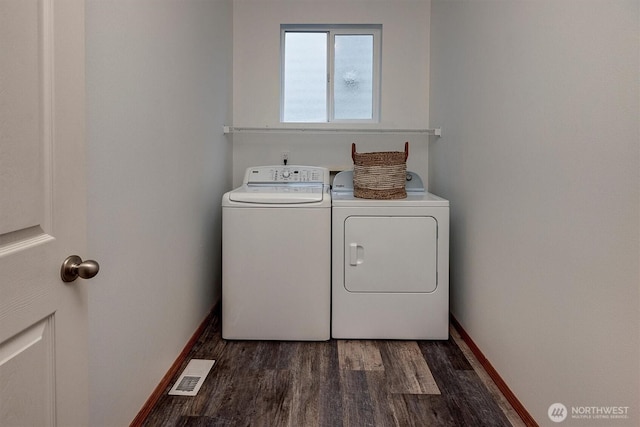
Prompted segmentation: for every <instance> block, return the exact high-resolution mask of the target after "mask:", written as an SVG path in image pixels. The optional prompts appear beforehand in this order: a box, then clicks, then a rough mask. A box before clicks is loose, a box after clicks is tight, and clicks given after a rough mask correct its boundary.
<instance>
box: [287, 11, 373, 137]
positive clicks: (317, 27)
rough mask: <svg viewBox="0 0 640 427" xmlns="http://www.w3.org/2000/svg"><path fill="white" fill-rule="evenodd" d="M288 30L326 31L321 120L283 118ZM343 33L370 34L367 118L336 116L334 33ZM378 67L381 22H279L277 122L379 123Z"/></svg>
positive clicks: (339, 34) (336, 34)
mask: <svg viewBox="0 0 640 427" xmlns="http://www.w3.org/2000/svg"><path fill="white" fill-rule="evenodd" d="M287 32H299V33H302V32H308V33H325V34H327V58H326V60H327V79H326V91H327V97H326V99H327V105H326V118H327V120H326V121H321V122H290V121H285V120H284V95H285V84H284V82H285V35H286V33H287ZM342 35H347V36H349V35H367V36H369V35H370V36H373V64H372V67H373V75H372V106H371V108H372V110H371V118H370V119H336V118H335V99H334V82H335V75H334V73H335V69H334V68H335V67H334V66H335V37H336V36H342ZM381 68H382V24H353V25H350V24H336V25H324V24H282V25H281V26H280V123H283V124H329V125H330V124H334V123H335V124H349V123H354V124H355V123H363V124H367V123H368V124H376V123H380V94H381V86H382V80H381Z"/></svg>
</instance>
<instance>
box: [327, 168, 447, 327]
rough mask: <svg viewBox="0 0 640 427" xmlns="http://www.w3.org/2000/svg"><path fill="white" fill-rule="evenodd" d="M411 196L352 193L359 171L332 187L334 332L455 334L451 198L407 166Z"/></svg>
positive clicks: (344, 174) (344, 175)
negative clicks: (427, 187) (436, 191)
mask: <svg viewBox="0 0 640 427" xmlns="http://www.w3.org/2000/svg"><path fill="white" fill-rule="evenodd" d="M405 187H406V190H407V197H406V198H404V199H397V200H373V199H361V198H356V197H354V195H353V171H344V172H340V173H339V174H337V175H336V177H335V179H334V181H333V190H332V205H333V208H332V237H333V243H332V246H333V251H332V267H333V273H332V276H333V280H332V315H331V336H332V337H333V338H353V339H367V338H368V339H447V338H448V337H449V202H448V201H447V200H445V199H442V198H441V197H438V196H436V195H434V194H431V193H429V192H427V191H425V189H424V186H423V183H422V179H421V178H420V176H419V175H418V174H416V173H413V172H407V181H406V185H405Z"/></svg>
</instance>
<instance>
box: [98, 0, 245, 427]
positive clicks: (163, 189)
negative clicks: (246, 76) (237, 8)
mask: <svg viewBox="0 0 640 427" xmlns="http://www.w3.org/2000/svg"><path fill="white" fill-rule="evenodd" d="M86 15H87V20H86V23H87V28H86V31H87V45H86V50H87V52H86V54H87V97H88V98H87V108H88V118H87V130H88V135H87V136H88V170H89V173H88V175H89V176H88V179H89V183H88V184H89V192H90V194H89V205H88V211H89V218H88V225H89V253H88V255H89V256H90V257H92V258H95V259H97V260H98V261H99V262H100V265H101V271H100V274H99V275H98V276H97V277H96V278H95V279H93V280H92V282H91V289H90V295H89V304H90V305H89V316H90V319H89V320H90V324H89V328H90V337H89V340H90V342H89V343H90V360H89V366H90V369H91V374H90V375H91V376H90V380H91V384H90V401H91V408H90V417H91V425H92V426H116V425H120V426H123V425H128V424H129V423H130V422H131V421H132V420H133V418H134V417H135V416H136V414H137V412H138V411H139V410H140V408H141V407H142V405H143V404H144V402H145V401H146V399H147V398H148V397H149V396H150V394H151V393H152V391H153V390H154V388H155V387H156V385H157V384H158V383H159V381H160V380H161V379H162V377H163V376H164V374H165V373H166V372H167V370H168V369H169V367H170V366H171V364H172V363H173V361H174V360H175V359H176V357H177V356H178V354H179V353H180V351H181V350H182V348H183V347H184V345H185V344H186V342H187V341H188V339H189V338H190V337H191V335H192V334H193V332H194V331H195V330H196V328H197V326H198V325H199V324H200V322H201V321H202V320H203V319H204V317H205V316H206V314H207V313H208V311H209V309H210V308H211V307H212V306H213V304H214V303H215V301H216V300H217V299H218V298H219V295H220V283H219V278H220V239H221V212H220V208H219V206H220V200H221V196H222V194H223V192H224V191H226V190H228V189H229V188H230V186H231V167H230V164H231V147H230V145H229V142H228V141H227V140H226V138H225V137H224V136H223V135H222V132H221V130H222V126H223V124H224V123H227V122H228V121H229V120H230V113H231V85H232V78H231V68H232V66H231V61H232V53H231V52H232V43H231V38H232V4H231V1H222V0H215V1H205V0H184V1H178V0H136V1H124V0H122V1H115V0H114V1H106V0H89V1H88V3H87V10H86Z"/></svg>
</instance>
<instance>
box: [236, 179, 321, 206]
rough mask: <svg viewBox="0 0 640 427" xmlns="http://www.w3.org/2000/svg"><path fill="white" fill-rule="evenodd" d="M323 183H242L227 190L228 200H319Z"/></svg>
mask: <svg viewBox="0 0 640 427" xmlns="http://www.w3.org/2000/svg"><path fill="white" fill-rule="evenodd" d="M325 188H326V187H325V186H323V185H293V184H287V185H246V184H245V185H243V186H241V187H238V188H236V189H235V190H233V191H230V192H229V200H230V201H232V202H241V203H264V204H271V203H272V204H298V203H314V202H320V201H322V200H323V198H324V193H325V192H326V191H327V190H326V189H325Z"/></svg>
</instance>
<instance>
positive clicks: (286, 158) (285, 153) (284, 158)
mask: <svg viewBox="0 0 640 427" xmlns="http://www.w3.org/2000/svg"><path fill="white" fill-rule="evenodd" d="M280 159H281V160H282V164H283V165H287V164H289V151H288V150H283V151H282V154H281V156H280Z"/></svg>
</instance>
